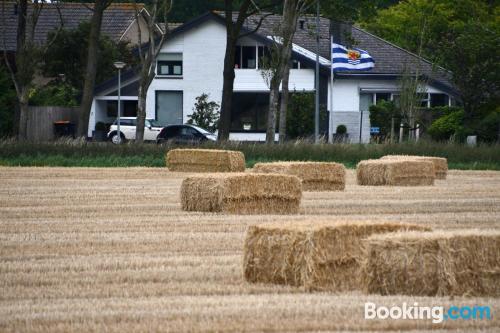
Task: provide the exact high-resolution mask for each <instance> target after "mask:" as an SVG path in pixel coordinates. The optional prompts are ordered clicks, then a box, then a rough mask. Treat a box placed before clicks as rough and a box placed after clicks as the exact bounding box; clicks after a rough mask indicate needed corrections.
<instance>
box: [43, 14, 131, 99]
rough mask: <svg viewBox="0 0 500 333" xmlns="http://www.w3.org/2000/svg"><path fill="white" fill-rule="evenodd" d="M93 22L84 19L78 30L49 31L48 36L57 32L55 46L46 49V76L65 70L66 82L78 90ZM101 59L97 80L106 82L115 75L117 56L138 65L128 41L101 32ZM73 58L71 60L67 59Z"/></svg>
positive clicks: (99, 59)
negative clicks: (118, 39)
mask: <svg viewBox="0 0 500 333" xmlns="http://www.w3.org/2000/svg"><path fill="white" fill-rule="evenodd" d="M90 28H91V27H90V22H82V23H80V24H79V25H78V27H77V28H76V29H72V30H69V29H62V30H61V31H60V32H49V34H48V36H49V39H52V38H53V36H54V35H55V34H56V33H57V36H56V37H55V38H54V42H53V43H52V46H51V47H50V48H49V49H48V50H47V52H46V56H45V59H44V62H43V64H42V71H43V74H44V76H46V77H57V76H58V75H59V74H61V73H64V81H65V82H66V83H69V84H70V85H71V86H73V87H74V88H75V89H77V90H78V91H81V90H82V88H83V81H84V78H85V65H86V63H87V53H88V49H87V45H88V38H89V34H90ZM97 52H98V55H99V56H98V59H97V71H96V82H103V81H104V80H106V79H109V78H111V77H113V76H114V75H116V69H115V68H114V67H113V62H114V61H116V60H117V59H120V60H123V61H125V62H126V63H127V64H131V65H132V66H133V64H135V63H136V62H137V60H136V59H135V57H134V56H133V55H132V52H131V50H130V48H129V45H128V43H127V42H124V41H120V42H118V43H115V42H113V41H112V40H111V39H110V38H109V37H108V36H105V35H101V36H99V40H98V51H97ZM68 59H71V61H68Z"/></svg>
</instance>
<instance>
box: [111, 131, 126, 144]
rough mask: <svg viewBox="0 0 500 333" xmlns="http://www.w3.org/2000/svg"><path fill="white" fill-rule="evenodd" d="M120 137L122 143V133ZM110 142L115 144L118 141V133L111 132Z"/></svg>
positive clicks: (123, 140) (123, 138) (123, 139)
mask: <svg viewBox="0 0 500 333" xmlns="http://www.w3.org/2000/svg"><path fill="white" fill-rule="evenodd" d="M120 137H121V143H124V142H125V137H124V136H123V134H121V135H120ZM111 142H113V143H114V144H115V145H117V144H118V143H120V142H118V133H115V134H113V136H112V137H111Z"/></svg>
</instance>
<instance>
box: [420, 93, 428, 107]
mask: <svg viewBox="0 0 500 333" xmlns="http://www.w3.org/2000/svg"><path fill="white" fill-rule="evenodd" d="M428 98H429V96H428V95H427V94H418V99H419V100H420V107H422V108H426V107H427V99H428Z"/></svg>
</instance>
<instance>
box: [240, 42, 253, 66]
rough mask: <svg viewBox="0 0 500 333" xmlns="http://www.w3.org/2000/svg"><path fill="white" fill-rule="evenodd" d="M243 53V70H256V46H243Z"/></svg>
mask: <svg viewBox="0 0 500 333" xmlns="http://www.w3.org/2000/svg"><path fill="white" fill-rule="evenodd" d="M241 52H242V58H243V66H242V68H255V65H256V59H255V56H256V55H255V46H243V47H242V48H241Z"/></svg>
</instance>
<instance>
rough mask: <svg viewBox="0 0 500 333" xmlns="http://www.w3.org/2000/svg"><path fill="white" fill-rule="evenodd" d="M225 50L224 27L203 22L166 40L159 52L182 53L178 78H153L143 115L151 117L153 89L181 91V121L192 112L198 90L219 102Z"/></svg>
mask: <svg viewBox="0 0 500 333" xmlns="http://www.w3.org/2000/svg"><path fill="white" fill-rule="evenodd" d="M225 50H226V30H225V27H224V26H222V25H221V24H218V23H216V22H212V21H209V22H206V23H204V24H202V25H200V26H199V27H196V28H193V29H192V30H190V31H188V32H187V33H185V34H183V35H180V36H178V37H176V38H174V39H172V40H169V41H167V42H166V43H165V44H164V46H163V48H162V50H161V52H168V53H182V61H183V75H182V78H161V77H157V78H155V79H154V80H153V82H152V83H151V86H150V87H149V90H148V95H147V100H146V113H147V117H151V118H154V117H155V95H156V94H155V91H156V90H172V91H183V122H186V121H187V120H188V115H190V114H191V113H192V112H193V111H192V109H193V107H194V104H195V102H196V100H195V99H196V97H198V96H200V95H201V94H202V93H207V94H209V95H210V97H209V99H210V100H212V101H215V102H217V103H219V104H220V102H221V98H222V79H223V77H222V72H223V69H224V53H225Z"/></svg>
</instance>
